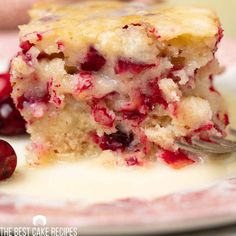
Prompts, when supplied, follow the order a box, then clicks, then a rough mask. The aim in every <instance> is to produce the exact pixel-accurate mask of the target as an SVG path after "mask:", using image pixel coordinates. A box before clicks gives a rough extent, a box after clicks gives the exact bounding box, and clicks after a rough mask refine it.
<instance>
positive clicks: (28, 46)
mask: <svg viewBox="0 0 236 236" xmlns="http://www.w3.org/2000/svg"><path fill="white" fill-rule="evenodd" d="M33 46H34V44H32V43H30V41H29V40H27V41H24V42H21V44H20V47H21V49H22V52H23V54H26V53H27V52H28V51H29V50H30V49H31V48H32V47H33Z"/></svg>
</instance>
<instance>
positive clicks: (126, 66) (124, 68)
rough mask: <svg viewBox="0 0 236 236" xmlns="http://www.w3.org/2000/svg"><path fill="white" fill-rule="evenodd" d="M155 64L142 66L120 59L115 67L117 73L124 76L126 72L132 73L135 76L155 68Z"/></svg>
mask: <svg viewBox="0 0 236 236" xmlns="http://www.w3.org/2000/svg"><path fill="white" fill-rule="evenodd" d="M154 66H155V64H142V63H134V62H131V61H127V60H122V59H119V60H118V62H117V64H116V66H115V73H116V74H122V73H126V72H130V73H133V74H139V73H141V72H142V71H144V70H146V69H150V68H152V67H154Z"/></svg>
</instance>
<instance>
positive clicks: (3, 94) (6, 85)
mask: <svg viewBox="0 0 236 236" xmlns="http://www.w3.org/2000/svg"><path fill="white" fill-rule="evenodd" d="M11 91H12V88H11V83H10V74H9V73H5V74H0V102H1V101H3V100H5V99H6V98H8V97H9V96H10V94H11Z"/></svg>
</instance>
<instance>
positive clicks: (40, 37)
mask: <svg viewBox="0 0 236 236" xmlns="http://www.w3.org/2000/svg"><path fill="white" fill-rule="evenodd" d="M36 35H37V41H41V40H42V39H43V35H42V34H41V33H36Z"/></svg>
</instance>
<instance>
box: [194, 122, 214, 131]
mask: <svg viewBox="0 0 236 236" xmlns="http://www.w3.org/2000/svg"><path fill="white" fill-rule="evenodd" d="M212 128H214V126H213V124H211V123H209V124H206V125H203V126H201V127H200V128H198V129H196V130H194V132H196V133H200V132H204V131H209V130H211V129H212Z"/></svg>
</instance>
